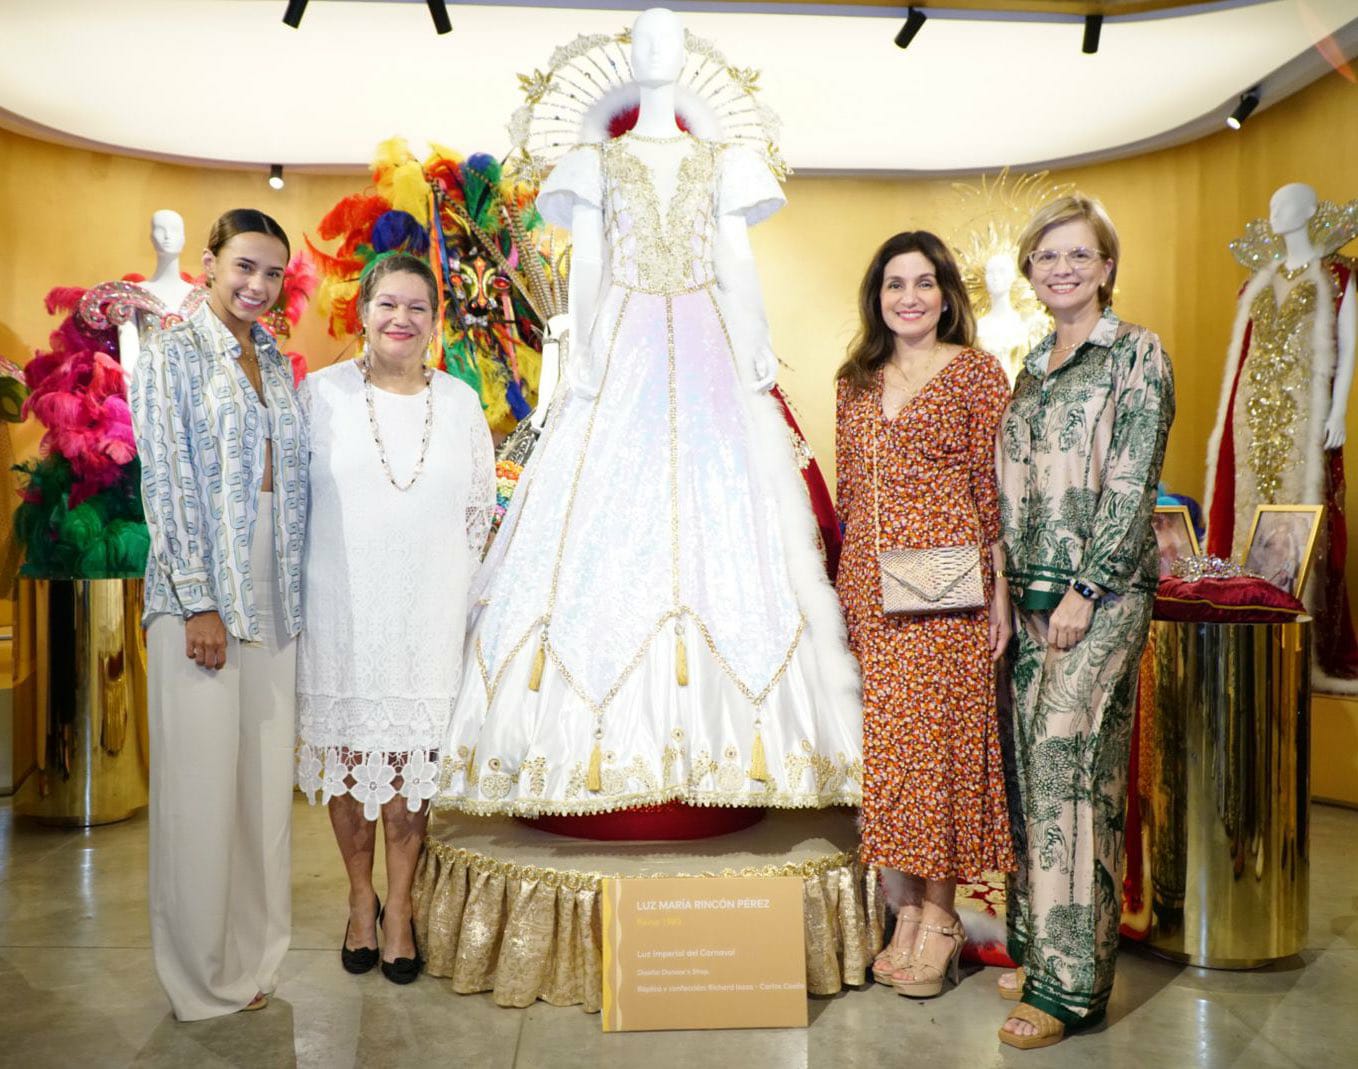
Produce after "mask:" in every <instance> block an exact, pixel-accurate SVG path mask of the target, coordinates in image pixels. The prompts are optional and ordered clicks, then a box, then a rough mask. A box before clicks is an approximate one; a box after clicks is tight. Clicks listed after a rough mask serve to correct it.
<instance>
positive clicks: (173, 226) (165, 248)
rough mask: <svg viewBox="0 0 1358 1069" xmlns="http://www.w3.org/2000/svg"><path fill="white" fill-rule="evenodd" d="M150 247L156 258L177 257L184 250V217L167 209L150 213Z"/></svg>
mask: <svg viewBox="0 0 1358 1069" xmlns="http://www.w3.org/2000/svg"><path fill="white" fill-rule="evenodd" d="M151 245H152V246H153V247H154V248H155V250H156V254H157V255H158V256H178V255H179V254H180V253H181V252H183V250H184V217H183V216H182V215H180V214H179V213H178V212H176V211H172V210H171V209H169V208H161V209H160V210H159V211H156V212H152V213H151Z"/></svg>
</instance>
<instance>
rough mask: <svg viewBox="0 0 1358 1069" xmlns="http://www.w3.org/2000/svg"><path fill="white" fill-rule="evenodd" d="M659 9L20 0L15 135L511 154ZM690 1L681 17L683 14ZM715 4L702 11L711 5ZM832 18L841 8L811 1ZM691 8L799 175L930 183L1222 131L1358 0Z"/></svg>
mask: <svg viewBox="0 0 1358 1069" xmlns="http://www.w3.org/2000/svg"><path fill="white" fill-rule="evenodd" d="M646 6H649V5H648V4H647V3H637V4H627V3H618V2H612V3H607V4H601V5H599V6H598V7H595V8H590V7H588V6H579V7H574V6H573V7H566V6H562V5H554V4H552V5H549V4H543V5H541V6H537V7H534V6H528V5H526V4H524V3H523V2H522V0H518V2H504V3H487V4H464V3H450V4H449V11H450V14H451V16H452V19H453V25H454V31H453V33H452V34H449V35H447V36H443V37H439V36H437V35H435V33H434V30H433V26H432V24H431V22H430V19H429V13H428V11H427V10H426V8H425V5H424V4H423V3H399V2H390V0H388V2H380V0H379V2H363V0H348V2H338V0H312V2H311V4H310V6H309V8H308V9H307V12H306V15H305V17H304V19H303V21H302V25H301V28H300V30H292V29H290V28H288V27H286V26H284V25H283V24H282V22H281V16H282V13H283V9H284V7H285V0H117V2H110V0H43V2H42V3H31V2H22V3H20V2H16V0H6V2H4V3H3V4H0V40H3V41H4V42H5V45H6V47H5V62H4V64H3V65H0V124H3V125H6V126H9V127H11V128H14V129H19V130H22V131H26V132H30V133H35V134H37V135H38V136H43V137H49V138H53V139H56V140H67V141H71V142H74V143H83V144H94V145H99V146H105V147H109V148H112V149H114V150H115V151H119V152H128V153H134V154H139V155H146V156H153V157H160V158H167V159H187V160H193V161H201V162H207V163H214V164H226V165H237V166H239V165H251V166H254V165H267V164H269V163H275V162H276V163H282V164H285V165H289V166H313V167H340V168H344V169H350V168H355V169H358V168H363V167H365V166H366V165H367V163H368V161H369V160H370V159H371V156H372V153H373V148H374V147H375V145H376V144H377V143H378V142H379V141H381V140H383V139H385V138H387V137H391V136H392V135H396V134H399V135H402V136H405V137H407V138H409V139H410V140H411V141H412V142H413V143H415V144H416V145H421V144H423V143H425V142H427V141H438V142H441V143H444V144H447V145H449V146H451V147H453V148H454V149H456V150H458V151H460V152H465V153H470V152H476V151H486V152H492V153H495V154H497V155H498V154H503V153H504V152H505V151H506V150H507V149H508V147H509V140H508V136H507V134H506V133H505V128H504V127H505V123H506V122H507V120H508V118H509V116H510V114H511V112H512V111H513V110H514V108H515V107H517V106H518V104H519V103H521V99H520V95H519V90H518V82H517V78H516V77H515V76H516V74H518V73H520V72H529V71H532V70H533V69H534V68H535V67H545V66H546V64H547V59H548V56H549V55H550V54H551V52H552V49H553V48H555V47H556V46H558V45H560V44H564V43H566V42H567V41H570V40H571V39H573V38H574V37H575V36H576V35H577V34H579V33H584V32H612V31H616V30H618V29H620V28H622V27H623V26H624V25H626V24H628V23H629V22H630V20H631V18H632V14H631V12H630V11H628V10H622V9H623V8H631V9H634V10H639V9H641V8H644V7H646ZM679 6H681V5H676V7H679ZM694 6H697V7H699V8H701V7H703V6H704V5H694ZM817 10H819V11H822V12H823V11H825V10H826V9H825V8H824V7H821V8H819V9H817ZM847 10H850V11H853V12H856V13H855V14H853V15H849V16H845V15H827V14H813V15H806V14H766V13H765V14H751V13H727V12H721V13H714V12H711V11H703V10H696V11H695V10H689V11H686V12H685V13H684V19H685V22H686V24H687V25H688V27H689V29H691V30H692V31H693V32H695V33H697V34H699V35H701V36H704V37H708V38H710V39H712V40H713V41H714V42H715V43H716V44H717V46H718V47H719V48H721V49H722V51H724V52H725V54H726V56H727V58H728V59H729V60H730V61H731V62H732V63H734V64H736V65H737V66H741V67H747V66H753V67H757V68H760V69H761V70H762V71H763V78H762V85H763V94H762V96H763V99H764V101H765V103H767V104H769V105H770V106H772V107H773V108H774V109H775V110H776V111H778V112H779V114H780V115H781V116H782V118H783V123H784V127H783V140H782V145H781V147H782V150H783V154H784V156H785V157H786V158H787V160H788V162H789V163H790V164H791V165H792V167H793V168H794V169H795V170H798V171H801V172H803V173H806V172H816V171H819V172H840V173H842V172H874V171H875V172H881V171H886V172H901V173H905V172H930V171H950V172H956V171H963V170H971V169H981V168H994V167H998V166H1002V165H1005V164H1014V165H1024V164H1035V163H1043V162H1057V161H1075V160H1082V159H1083V160H1087V159H1093V158H1099V157H1104V156H1109V155H1117V154H1121V153H1127V152H1130V151H1140V150H1142V149H1145V148H1148V147H1151V146H1153V145H1157V144H1166V143H1170V142H1173V141H1180V140H1186V139H1188V138H1189V137H1193V136H1198V135H1199V134H1201V133H1204V132H1207V131H1208V130H1213V129H1216V128H1218V127H1219V125H1220V123H1221V122H1222V120H1223V118H1224V116H1225V114H1226V113H1227V112H1228V111H1229V110H1230V108H1231V107H1232V106H1233V104H1234V101H1235V98H1237V97H1238V96H1239V94H1240V93H1241V92H1242V91H1244V90H1245V89H1247V88H1249V87H1250V86H1252V85H1254V84H1256V83H1258V82H1263V84H1264V93H1263V96H1264V106H1267V105H1268V104H1269V103H1272V102H1276V100H1277V99H1279V98H1280V97H1282V96H1285V95H1286V94H1288V93H1290V92H1293V91H1295V90H1296V89H1297V88H1300V87H1301V86H1302V85H1305V84H1307V83H1308V82H1310V81H1311V80H1313V79H1314V78H1315V77H1317V76H1318V75H1320V74H1322V73H1324V72H1325V71H1328V70H1329V68H1328V66H1327V65H1326V62H1325V60H1324V59H1322V57H1321V55H1320V54H1319V52H1318V51H1317V50H1316V49H1315V48H1314V45H1315V43H1316V42H1317V41H1319V40H1321V39H1322V38H1324V37H1326V36H1331V37H1333V38H1334V39H1335V40H1336V41H1337V43H1338V46H1339V48H1340V50H1341V51H1342V52H1343V53H1344V54H1345V55H1348V56H1353V55H1354V54H1355V52H1356V51H1358V18H1355V14H1358V4H1355V0H1272V2H1264V3H1252V4H1245V5H1244V6H1225V7H1223V6H1220V5H1216V6H1209V7H1206V8H1204V9H1199V11H1198V13H1196V14H1190V15H1184V16H1178V17H1174V18H1151V19H1134V20H1126V21H1123V20H1116V21H1108V22H1106V23H1105V25H1104V27H1103V40H1102V45H1101V48H1100V51H1099V52H1098V54H1097V55H1095V56H1085V55H1082V54H1081V52H1080V25H1079V24H1078V22H1070V21H1063V22H1040V21H997V20H994V19H987V20H971V19H961V18H957V17H947V18H944V17H934V18H931V19H930V20H929V22H928V23H927V24H926V25H925V27H924V28H923V30H922V31H921V33H920V34H919V36H918V37H917V38H916V39H915V41H914V43H913V44H912V45H911V46H910V48H909V49H908V50H907V51H905V52H902V51H901V50H899V49H897V48H896V47H895V46H894V45H893V43H892V37H893V35H894V34H895V32H896V30H897V28H898V27H899V24H900V21H901V20H900V15H899V14H897V15H895V16H893V17H883V16H881V15H873V14H868V13H867V12H869V11H870V9H868V8H864V7H859V8H849V9H847Z"/></svg>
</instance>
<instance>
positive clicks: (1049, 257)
mask: <svg viewBox="0 0 1358 1069" xmlns="http://www.w3.org/2000/svg"><path fill="white" fill-rule="evenodd" d="M1062 257H1065V260H1066V263H1068V264H1070V266H1071V267H1073V268H1075V270H1076V271H1083V270H1084V269H1085V268H1087V267H1093V266H1094V264H1096V263H1098V262H1099V261H1100V260H1102V259H1103V253H1101V252H1099V251H1098V250H1097V249H1086V248H1085V247H1084V246H1080V247H1078V248H1074V249H1067V250H1066V251H1065V252H1058V251H1057V250H1056V249H1034V250H1033V251H1032V252H1030V253H1029V254H1028V262H1029V263H1030V264H1032V265H1033V266H1034V267H1035V268H1037V269H1038V270H1039V271H1051V270H1054V269H1055V267H1056V265H1057V264H1059V263H1060V262H1061V258H1062Z"/></svg>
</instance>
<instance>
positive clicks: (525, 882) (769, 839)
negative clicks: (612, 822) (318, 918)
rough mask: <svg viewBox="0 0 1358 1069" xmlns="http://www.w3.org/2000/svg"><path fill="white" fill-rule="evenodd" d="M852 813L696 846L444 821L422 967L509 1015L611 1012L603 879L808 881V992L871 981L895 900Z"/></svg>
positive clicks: (425, 863)
mask: <svg viewBox="0 0 1358 1069" xmlns="http://www.w3.org/2000/svg"><path fill="white" fill-rule="evenodd" d="M855 815H856V814H855V811H854V810H852V809H845V808H834V809H817V810H770V811H769V813H768V815H767V816H766V817H765V818H764V819H763V820H762V821H760V822H759V823H758V824H756V825H754V826H753V827H750V828H746V829H745V830H743V831H739V832H735V833H733V834H731V835H722V836H718V837H716V838H712V839H699V840H696V841H691V842H644V843H638V842H621V843H620V842H595V841H592V840H587V839H570V838H565V837H563V836H558V835H552V834H550V833H547V832H542V831H538V830H536V829H534V828H530V827H528V826H526V825H524V824H520V823H519V822H517V821H514V820H507V819H504V818H496V817H470V816H465V815H462V814H457V813H452V812H443V813H439V814H437V815H436V816H435V818H434V820H433V822H432V823H431V825H430V830H429V837H428V839H427V841H426V843H425V853H424V856H423V858H422V859H421V862H420V868H419V870H418V872H417V873H416V876H415V888H414V898H415V928H416V935H417V937H418V939H419V944H420V948H421V950H422V951H423V953H424V957H425V961H426V965H425V971H426V972H427V973H428V974H429V975H431V976H439V977H446V978H448V979H450V980H451V981H452V987H453V990H454V991H456V992H458V993H459V994H464V995H466V994H473V993H476V992H480V991H490V992H492V994H493V997H494V999H495V1001H496V1003H498V1004H499V1005H501V1006H520V1007H522V1006H530V1005H532V1004H533V1003H534V1002H535V1001H536V1000H538V999H542V1000H543V1001H544V1002H549V1003H551V1004H552V1005H554V1006H582V1007H583V1008H584V1009H585V1010H586V1011H587V1012H589V1013H597V1012H598V1011H599V1009H600V1006H601V1005H602V986H603V985H602V977H603V938H602V935H601V927H602V925H601V919H600V903H599V886H600V881H601V880H603V879H605V878H606V877H645V876H801V877H802V880H803V894H802V902H803V911H804V918H805V927H806V986H807V991H808V992H810V993H811V994H813V995H833V994H835V993H836V992H838V991H840V990H842V989H843V988H844V987H845V986H849V987H857V986H860V985H862V984H864V983H865V982H867V969H868V966H869V965H870V963H871V961H872V956H873V954H874V953H875V952H876V950H877V948H878V947H880V946H881V944H882V929H883V924H884V919H885V904H884V901H883V898H882V894H881V891H880V889H879V885H878V881H877V879H876V874H875V873H865V871H864V869H863V867H862V866H861V865H860V864H859V862H858V858H857V848H858V829H857V826H856V824H855Z"/></svg>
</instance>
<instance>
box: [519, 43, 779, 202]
mask: <svg viewBox="0 0 1358 1069" xmlns="http://www.w3.org/2000/svg"><path fill="white" fill-rule="evenodd" d="M631 43H632V34H631V31H630V30H624V31H622V32H621V33H617V34H606V33H596V34H582V35H581V36H579V37H577V38H576V39H575V40H574V41H572V42H571V43H570V44H568V45H563V46H562V47H560V48H558V49H556V51H554V52H553V53H552V56H551V59H550V61H549V62H548V64H547V69H546V70H545V71H542V70H534V71H533V73H532V74H520V75H519V85H520V87H521V88H522V90H523V94H524V99H525V103H524V104H523V105H522V106H520V107H519V108H518V110H517V111H515V112H514V116H513V118H512V119H510V122H509V137H510V141H511V142H512V144H513V148H512V149H511V150H510V155H509V160H508V161H507V162H508V165H509V167H510V168H511V169H512V170H513V171H514V172H515V173H516V174H517V175H518V176H519V177H521V178H522V179H523V180H525V181H529V182H534V183H536V182H541V181H542V179H543V178H545V177H546V176H547V174H548V172H550V171H551V169H552V167H553V166H554V165H555V163H556V161H557V160H558V159H559V158H560V157H561V156H562V155H563V154H564V153H565V152H567V151H568V150H569V149H571V148H574V147H575V146H576V145H578V144H581V143H589V142H600V141H605V140H607V139H608V138H610V137H617V136H618V135H619V134H621V133H623V132H624V131H626V130H628V129H630V128H631V126H632V124H633V123H635V122H636V114H637V110H638V107H639V104H640V99H641V90H640V87H639V86H638V85H637V83H636V82H635V80H634V79H633V77H632V62H631V58H630V57H629V55H628V46H629V45H630V44H631ZM684 45H685V48H686V50H687V53H688V57H687V60H686V62H685V64H684V70H683V72H682V73H681V74H680V76H679V83H678V86H677V92H676V94H675V97H676V100H675V110H676V113H677V114H676V115H675V118H676V119H677V120H678V122H679V125H680V126H682V127H683V128H684V129H686V130H688V131H690V132H691V133H693V134H694V135H695V136H697V137H700V138H703V139H704V140H708V141H724V142H727V143H731V144H743V145H747V146H749V147H750V148H753V149H755V150H756V151H758V152H759V153H761V154H762V155H763V156H764V158H765V159H766V160H767V161H768V164H769V167H770V168H771V169H772V170H773V172H774V173H775V174H776V175H778V176H779V177H780V178H784V177H786V176H787V174H788V173H789V172H788V167H787V164H786V163H784V162H783V158H782V156H781V155H779V152H778V145H777V141H778V131H779V126H780V123H779V120H778V117H777V115H775V114H774V112H773V111H772V110H771V109H770V108H768V107H766V106H765V105H764V104H762V103H761V102H760V101H759V99H758V93H759V72H758V71H756V70H753V69H752V68H748V67H747V68H741V67H735V66H732V65H731V64H730V63H728V62H727V60H726V57H725V56H724V55H722V53H721V52H720V51H719V50H718V49H717V47H716V46H715V45H713V44H712V42H711V41H708V40H706V39H705V38H702V37H697V36H695V35H693V34H691V33H689V32H688V31H685V32H684Z"/></svg>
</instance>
